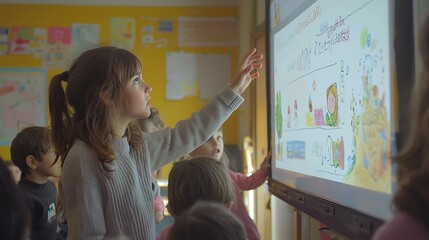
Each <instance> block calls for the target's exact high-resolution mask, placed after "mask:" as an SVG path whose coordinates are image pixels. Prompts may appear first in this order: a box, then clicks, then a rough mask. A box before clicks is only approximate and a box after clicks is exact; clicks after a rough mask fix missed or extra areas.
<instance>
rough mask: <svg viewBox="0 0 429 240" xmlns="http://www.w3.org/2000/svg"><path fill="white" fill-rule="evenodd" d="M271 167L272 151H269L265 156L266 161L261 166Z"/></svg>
mask: <svg viewBox="0 0 429 240" xmlns="http://www.w3.org/2000/svg"><path fill="white" fill-rule="evenodd" d="M270 167H271V151H269V152H268V154H267V156H266V157H265V158H264V161H263V162H262V163H261V168H270Z"/></svg>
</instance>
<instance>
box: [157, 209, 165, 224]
mask: <svg viewBox="0 0 429 240" xmlns="http://www.w3.org/2000/svg"><path fill="white" fill-rule="evenodd" d="M162 219H164V213H163V212H162V211H161V212H155V223H160V222H161V220H162Z"/></svg>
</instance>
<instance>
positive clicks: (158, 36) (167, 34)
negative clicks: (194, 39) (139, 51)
mask: <svg viewBox="0 0 429 240" xmlns="http://www.w3.org/2000/svg"><path fill="white" fill-rule="evenodd" d="M139 20H140V21H141V23H139V24H142V25H143V27H142V31H141V33H142V35H141V43H142V44H143V47H156V48H163V47H166V46H171V45H175V44H177V40H176V37H177V35H175V22H176V21H177V19H176V18H172V19H160V18H158V17H148V16H144V17H143V16H142V17H140V18H139Z"/></svg>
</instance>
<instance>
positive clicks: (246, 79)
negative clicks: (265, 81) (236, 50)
mask: <svg viewBox="0 0 429 240" xmlns="http://www.w3.org/2000/svg"><path fill="white" fill-rule="evenodd" d="M262 58H263V55H262V54H260V53H256V48H253V49H252V50H251V51H250V52H249V53H248V54H247V55H246V56H245V57H244V58H243V60H242V61H241V64H240V69H239V72H238V74H237V76H236V77H235V79H234V80H232V81H231V83H230V86H231V88H232V89H233V90H234V91H236V92H238V93H239V94H241V93H242V92H244V90H246V88H247V87H248V86H249V84H250V83H251V82H252V80H253V79H255V78H257V77H259V72H258V71H257V69H259V68H261V67H262V63H260V62H258V61H259V60H261V59H262ZM253 70H256V71H254V72H252V71H253Z"/></svg>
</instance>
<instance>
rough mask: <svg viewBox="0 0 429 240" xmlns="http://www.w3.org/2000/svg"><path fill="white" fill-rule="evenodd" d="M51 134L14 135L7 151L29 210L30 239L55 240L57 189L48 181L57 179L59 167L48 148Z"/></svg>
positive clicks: (25, 132) (40, 129)
mask: <svg viewBox="0 0 429 240" xmlns="http://www.w3.org/2000/svg"><path fill="white" fill-rule="evenodd" d="M50 134H51V133H50V131H49V130H48V129H46V128H44V127H28V128H25V129H23V130H22V131H21V132H19V133H18V134H17V135H16V137H15V138H14V139H13V141H12V145H11V147H10V154H11V156H12V161H13V163H14V164H15V165H16V166H18V167H19V169H20V170H21V172H22V177H21V180H20V181H19V183H18V186H19V187H20V188H21V189H22V190H23V191H24V193H25V196H26V199H27V204H28V208H29V210H30V215H31V220H32V226H31V232H30V239H47V240H50V239H56V233H57V224H58V222H57V217H56V202H57V197H56V194H57V189H56V187H55V184H54V183H53V182H51V181H49V180H48V178H49V177H50V176H53V177H59V176H60V174H61V163H60V161H59V160H58V158H57V154H56V153H55V151H54V149H53V148H52V147H51V138H50Z"/></svg>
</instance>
